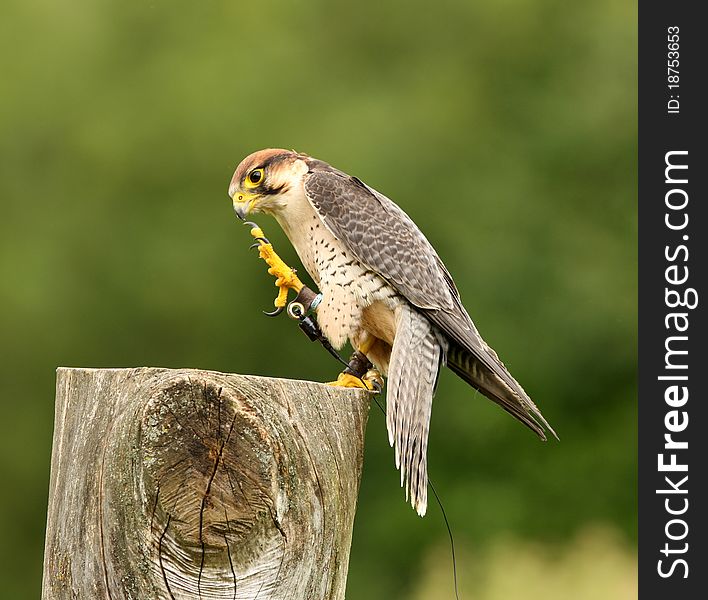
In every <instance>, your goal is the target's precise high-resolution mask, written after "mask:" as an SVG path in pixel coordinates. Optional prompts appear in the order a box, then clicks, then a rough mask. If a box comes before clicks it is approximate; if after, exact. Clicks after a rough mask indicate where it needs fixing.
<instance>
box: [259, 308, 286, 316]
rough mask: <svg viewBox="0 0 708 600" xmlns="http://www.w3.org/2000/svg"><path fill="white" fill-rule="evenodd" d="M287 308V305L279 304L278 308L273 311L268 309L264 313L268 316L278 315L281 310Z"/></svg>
mask: <svg viewBox="0 0 708 600" xmlns="http://www.w3.org/2000/svg"><path fill="white" fill-rule="evenodd" d="M284 310H285V307H283V306H278V307H276V309H275V310H274V311H272V312H268V311H267V310H264V311H263V314H264V315H265V316H267V317H277V316H278V315H279V314H280V313H281V312H283V311H284Z"/></svg>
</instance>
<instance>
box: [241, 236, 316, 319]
mask: <svg viewBox="0 0 708 600" xmlns="http://www.w3.org/2000/svg"><path fill="white" fill-rule="evenodd" d="M251 235H252V236H253V237H254V238H257V239H258V238H260V239H258V241H259V244H260V245H259V246H258V256H260V257H261V258H262V259H263V260H264V261H265V262H266V264H267V265H268V266H269V267H270V268H269V269H268V273H269V274H271V275H273V276H274V277H275V285H276V286H277V287H278V297H277V298H276V299H275V302H274V304H275V306H276V307H278V308H282V307H284V306H285V305H286V304H287V303H288V290H295V291H296V292H298V293H300V290H301V289H302V288H303V287H304V284H303V283H302V281H300V278H299V277H298V276H297V275H296V274H295V269H291V268H290V267H289V266H288V265H286V264H285V263H284V262H283V260H282V259H281V258H280V257H279V256H278V255H277V254H276V252H275V250H274V249H273V245H272V244H269V243H267V242H265V241H263V240H265V235H264V234H263V230H262V229H261V228H260V227H253V228H251Z"/></svg>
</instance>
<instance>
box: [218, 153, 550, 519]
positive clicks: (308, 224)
mask: <svg viewBox="0 0 708 600" xmlns="http://www.w3.org/2000/svg"><path fill="white" fill-rule="evenodd" d="M229 196H230V197H231V199H232V201H233V207H234V210H235V212H236V214H237V215H238V217H240V218H241V219H245V218H246V216H247V215H248V214H250V213H253V212H260V213H265V214H268V215H272V216H273V217H275V220H276V221H277V222H278V224H279V225H280V226H281V228H282V229H283V231H284V232H285V234H286V235H287V237H288V239H289V240H290V242H291V243H292V245H293V246H294V248H295V250H296V252H297V254H298V256H299V258H300V260H301V261H302V264H303V266H304V267H305V269H306V271H307V272H308V273H309V275H310V276H311V277H312V279H313V280H314V282H315V284H316V285H317V287H318V288H319V293H320V294H319V295H318V296H317V299H318V301H319V303H318V304H317V305H316V308H314V311H315V313H316V317H317V322H318V324H319V326H320V328H321V331H322V334H323V335H324V336H325V337H326V338H327V340H329V342H330V343H331V345H332V346H334V348H337V349H339V348H341V347H342V346H344V344H345V343H346V342H347V341H349V342H351V345H352V347H353V348H354V349H355V353H354V356H353V357H352V362H350V368H347V369H345V371H344V372H343V373H341V374H340V375H339V377H338V379H337V381H336V382H333V383H334V385H340V386H345V387H366V388H367V389H376V388H377V387H378V386H377V382H379V383H380V379H381V378H380V376H379V374H381V375H384V376H387V385H386V428H387V430H388V438H389V443H390V444H391V446H392V447H393V448H394V455H395V462H396V467H397V468H398V469H400V473H401V486H405V490H406V497H407V498H410V502H411V505H412V506H413V508H414V509H415V510H416V511H417V513H418V514H419V515H420V516H423V515H424V514H425V512H426V508H427V487H428V477H427V456H426V454H427V446H428V430H429V424H430V412H431V408H432V401H433V395H434V394H435V389H436V385H437V381H438V376H439V373H440V369H441V367H442V366H444V365H446V366H447V367H448V368H449V369H450V370H452V371H453V372H454V373H455V374H456V375H458V376H459V377H461V378H462V379H463V380H464V381H465V382H467V383H468V384H469V385H470V386H472V387H473V388H474V389H476V390H478V391H480V392H481V393H482V394H484V395H485V396H487V397H488V398H490V399H491V400H493V401H494V402H496V403H497V404H498V405H499V406H501V407H502V408H503V409H504V410H506V411H507V412H508V413H510V414H511V415H513V416H514V417H516V418H517V419H518V420H519V421H521V422H522V423H523V424H524V425H526V426H527V427H528V428H529V429H531V430H532V431H534V432H535V433H536V434H537V435H538V436H539V437H540V438H541V439H542V440H544V441H545V440H546V431H549V432H550V433H552V434H553V435H554V436H556V434H555V432H554V431H553V429H552V428H551V426H550V425H549V424H548V422H547V421H546V419H544V417H543V415H542V414H541V412H540V411H539V409H538V408H537V407H536V405H535V404H534V403H533V402H532V401H531V399H530V398H529V396H528V395H527V394H526V392H525V391H524V390H523V388H522V387H521V385H519V383H518V382H517V381H516V380H515V379H514V378H513V377H512V375H511V374H510V373H509V371H508V370H507V369H506V367H505V366H504V364H503V363H502V362H501V360H499V358H498V356H497V354H496V352H495V351H494V350H493V349H492V348H491V347H489V345H487V343H486V342H485V341H484V340H483V339H482V337H481V336H480V334H479V332H478V331H477V328H476V327H475V325H474V323H473V322H472V319H471V318H470V316H469V315H468V314H467V311H466V310H465V308H464V306H463V305H462V301H461V300H460V294H459V292H458V290H457V287H456V286H455V283H454V281H453V280H452V277H451V275H450V273H449V272H448V270H447V269H446V268H445V265H444V264H443V262H442V260H440V257H439V256H438V254H437V252H436V251H435V249H434V248H433V246H432V245H431V244H430V242H429V241H428V240H427V239H426V237H425V236H424V235H423V233H422V232H421V231H420V229H418V227H417V226H416V224H415V223H414V222H413V221H412V220H411V218H410V217H409V216H408V215H407V214H406V213H405V212H403V210H401V209H400V208H399V207H398V206H397V205H396V204H395V203H394V202H393V201H392V200H390V199H389V198H387V197H386V196H384V195H383V194H381V193H379V192H377V191H376V190H375V189H373V188H372V187H370V186H368V185H366V184H365V183H364V182H363V181H361V180H360V179H358V178H356V177H352V176H350V175H347V174H346V173H344V172H342V171H339V170H338V169H335V168H334V167H332V166H330V165H329V164H327V163H326V162H323V161H321V160H317V159H315V158H312V157H310V156H308V155H306V154H302V153H298V152H295V151H291V150H282V149H266V150H260V151H258V152H255V153H253V154H251V155H249V156H247V157H246V158H245V159H244V160H243V161H242V162H241V163H240V164H239V165H238V167H237V169H236V172H235V173H234V176H233V178H232V180H231V183H230V185H229ZM251 233H252V235H254V237H256V238H257V239H258V240H259V245H260V254H261V257H262V258H264V259H265V260H266V262H267V263H268V265H269V266H270V269H269V273H271V274H272V275H274V276H275V277H276V278H277V279H276V285H277V286H278V287H279V294H278V298H277V299H276V302H275V303H276V306H277V307H281V308H282V307H283V306H284V305H285V303H286V302H287V293H288V290H290V289H293V290H295V291H296V292H302V290H303V288H304V287H305V286H304V284H303V283H302V282H301V281H300V279H299V278H298V277H297V275H296V274H295V270H294V269H291V268H290V267H288V266H287V265H286V264H285V263H284V262H283V261H282V260H281V259H280V258H279V257H278V255H277V254H276V253H275V251H274V250H273V248H272V246H271V245H270V243H269V242H268V241H267V240H266V239H265V238H264V237H263V233H262V231H261V230H260V229H259V228H258V227H256V226H255V225H254V227H253V229H252V231H251ZM313 306H314V304H313ZM371 366H373V367H375V369H370V368H369V367H371ZM556 437H557V436H556Z"/></svg>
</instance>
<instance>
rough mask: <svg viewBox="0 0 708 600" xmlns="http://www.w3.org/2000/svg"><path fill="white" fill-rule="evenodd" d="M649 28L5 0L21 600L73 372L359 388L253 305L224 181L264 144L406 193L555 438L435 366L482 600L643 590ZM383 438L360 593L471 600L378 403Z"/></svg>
mask: <svg viewBox="0 0 708 600" xmlns="http://www.w3.org/2000/svg"><path fill="white" fill-rule="evenodd" d="M636 37H637V35H636V6H635V4H634V3H633V2H627V1H622V2H616V1H613V0H593V1H591V2H588V3H568V2H563V1H560V0H534V1H531V0H477V1H469V0H466V1H462V0H458V1H453V0H442V1H440V2H436V3H435V4H433V3H429V2H422V1H420V0H406V1H403V0H398V1H394V2H358V3H351V2H350V3H333V2H324V1H321V0H311V1H310V2H307V3H293V2H286V1H285V0H279V1H277V2H272V3H246V2H237V1H230V2H224V1H216V0H202V1H200V2H196V1H195V2H174V1H169V2H168V1H166V0H154V1H152V2H145V1H141V2H131V1H127V2H115V1H114V2H108V1H105V0H93V1H90V2H89V1H79V0H67V1H65V2H61V3H58V2H52V1H50V0H4V1H3V3H2V7H1V8H0V67H1V72H2V81H3V85H2V88H3V89H2V92H1V93H0V200H1V202H2V205H1V207H2V211H1V212H0V339H1V341H2V344H1V346H0V347H1V348H2V353H3V356H2V361H1V362H0V365H1V366H0V368H1V369H2V373H0V393H1V395H2V410H3V419H2V421H3V432H2V436H0V444H1V445H0V461H2V462H1V464H2V478H3V489H4V492H3V493H2V494H1V495H0V508H1V511H2V518H1V521H0V524H1V526H2V530H1V531H0V538H1V539H2V550H1V555H0V569H2V571H3V573H2V580H1V581H2V590H1V591H0V596H3V597H7V598H37V597H38V596H39V590H40V582H41V571H42V553H43V542H44V538H43V536H44V526H45V513H46V503H47V488H48V480H49V458H50V451H51V439H52V425H53V424H52V420H53V400H54V369H55V367H57V366H59V365H65V366H95V367H113V366H123V367H125V366H141V365H155V366H158V365H159V366H169V367H200V368H207V369H216V370H222V371H231V372H239V373H256V374H262V375H271V376H282V377H294V378H303V379H314V380H328V379H331V378H333V377H334V375H335V373H336V372H337V370H338V367H337V365H336V364H335V363H334V362H333V361H332V360H330V359H329V358H328V357H327V356H326V354H325V353H324V352H323V351H321V349H318V348H317V347H316V346H315V345H310V344H309V343H308V342H307V340H306V339H305V337H304V336H303V335H302V334H301V333H300V332H299V331H298V330H297V328H296V327H295V326H294V325H293V324H292V323H289V322H288V321H287V320H286V319H274V320H270V319H267V318H266V317H261V316H260V310H261V309H262V308H267V307H268V306H269V305H270V303H271V302H272V299H273V293H274V288H273V286H272V279H271V278H270V277H269V276H267V275H266V273H265V270H264V268H263V265H262V263H261V262H260V261H258V260H257V258H256V256H255V255H254V254H252V253H250V252H249V251H248V250H247V248H248V244H249V243H250V240H249V236H248V232H247V231H246V229H245V228H244V227H242V226H241V225H240V224H239V223H238V222H237V221H236V220H235V218H234V216H233V212H232V209H231V204H230V201H229V199H228V198H227V195H226V188H227V184H228V181H229V179H230V177H231V174H232V171H233V169H234V167H235V165H236V164H237V163H238V162H239V161H240V160H241V158H243V157H244V156H245V155H246V154H248V153H250V152H252V151H253V150H256V149H259V148H263V147H268V146H282V147H286V148H295V149H298V150H301V151H305V152H307V153H309V154H311V155H313V156H316V157H318V158H322V159H324V160H326V161H328V162H330V163H332V164H334V165H335V166H337V167H339V168H341V169H343V170H345V171H347V172H349V173H351V174H354V175H357V176H359V177H361V178H362V179H364V180H365V181H366V182H367V183H369V184H370V185H372V186H374V187H376V188H378V189H379V190H381V191H383V192H384V193H386V194H387V195H388V196H390V197H391V198H393V199H394V200H395V201H397V202H398V203H399V204H400V205H401V206H402V207H403V208H404V209H405V210H406V211H407V212H408V213H409V214H410V215H411V216H412V217H413V218H414V220H416V222H417V223H418V224H419V226H420V227H421V228H422V229H423V231H424V232H425V233H426V234H427V235H428V237H429V238H430V240H431V241H432V242H433V244H434V245H435V246H436V248H437V249H438V251H439V253H440V255H441V256H442V257H443V259H444V260H445V262H446V264H447V266H448V268H449V269H450V271H451V272H452V273H453V275H454V276H455V278H456V280H457V283H458V286H459V288H460V290H461V293H462V297H463V300H464V301H465V304H466V306H467V307H468V309H469V311H470V313H471V314H472V316H473V318H474V319H475V320H476V322H477V324H478V326H479V327H480V330H481V331H482V333H483V334H484V335H485V337H486V338H487V340H488V341H489V342H490V344H491V345H493V346H494V347H495V348H496V349H497V350H498V352H499V354H500V356H501V357H502V359H503V360H504V361H505V362H506V364H507V365H508V366H509V367H510V369H511V371H512V372H513V373H514V374H515V376H516V377H517V379H519V381H521V382H522V384H523V385H524V387H525V388H526V389H527V391H528V392H529V393H530V394H531V396H532V397H533V398H534V399H535V400H536V402H537V403H538V404H539V406H540V407H541V408H542V410H543V412H544V414H545V416H546V417H547V418H548V420H549V421H550V422H551V423H552V424H553V426H554V427H555V429H556V430H557V431H558V433H559V435H560V437H561V440H562V441H561V442H560V443H557V442H549V443H546V444H544V443H540V442H539V441H537V440H536V439H535V437H534V436H533V435H532V434H531V433H530V432H529V431H527V430H526V429H525V428H523V427H521V426H520V425H519V424H518V423H516V422H514V421H513V420H512V419H511V418H509V417H508V416H507V415H506V414H505V413H503V412H502V411H501V410H499V409H498V408H497V407H496V406H494V405H492V403H490V402H488V401H486V400H485V399H483V398H481V397H480V396H478V395H475V394H474V393H473V392H472V390H470V389H469V388H467V387H466V386H465V385H464V384H463V383H462V382H461V381H459V380H458V379H457V378H456V377H454V376H453V375H452V374H451V373H449V372H447V373H445V374H444V376H443V377H442V381H441V383H440V388H439V391H438V395H437V397H436V400H435V409H434V411H433V421H432V431H431V440H430V449H429V456H430V474H431V478H432V480H433V481H434V483H435V485H436V487H437V490H438V492H439V494H440V495H441V497H442V499H443V502H444V504H445V507H446V510H447V514H448V516H449V519H450V522H451V525H452V527H453V530H454V533H455V536H456V542H457V545H458V550H459V556H458V571H459V578H460V585H461V589H462V593H463V598H478V599H483V600H488V599H497V598H499V599H501V598H514V597H524V598H536V597H539V598H540V597H541V596H543V597H544V598H547V599H548V598H568V597H573V598H631V597H633V596H636V586H635V583H634V578H635V570H636V555H635V551H634V544H635V542H636V536H637V522H636V460H637V456H636V441H637V431H636V379H635V374H636V334H637V331H636V290H637V282H636V261H637V255H636V236H637V220H636V116H637V115H636V73H635V70H636V41H637V40H636ZM259 223H260V224H261V225H262V226H263V227H264V229H265V230H266V232H267V234H268V235H269V236H271V237H272V238H273V240H274V242H275V244H276V248H277V249H278V250H279V251H280V252H281V254H282V255H283V256H284V258H286V260H289V261H291V262H292V263H296V258H295V254H294V252H293V251H292V249H291V248H290V246H289V244H288V243H287V241H286V240H285V238H284V236H283V235H282V233H281V232H280V231H279V230H278V229H277V227H276V225H275V222H274V221H270V220H269V219H267V218H266V217H261V219H260V221H259ZM366 444H367V445H366V460H365V467H364V475H363V481H362V486H361V496H360V500H359V510H358V514H357V519H356V525H355V531H354V542H353V547H352V555H351V566H350V572H349V583H348V598H350V599H354V600H356V599H358V598H366V599H367V600H376V599H384V598H386V599H388V598H410V599H419V600H428V599H438V598H439V599H443V598H446V599H447V598H452V597H453V589H452V567H451V563H450V557H449V549H448V546H447V543H448V542H447V537H446V535H447V534H446V531H445V528H444V524H443V522H442V519H441V516H440V512H439V509H438V508H437V507H436V506H435V505H434V504H432V505H431V506H430V509H429V514H428V516H427V517H426V518H425V519H422V520H421V519H420V518H418V517H417V516H416V515H415V514H414V512H413V511H412V510H411V509H410V507H408V506H407V505H406V503H405V502H404V499H403V494H402V491H401V490H400V488H399V487H398V474H397V473H396V471H395V468H394V465H393V453H392V451H391V449H390V448H389V447H388V444H387V439H386V434H385V424H384V419H383V417H382V415H381V414H380V413H379V411H378V409H376V408H375V407H374V408H373V410H372V412H371V417H370V421H369V427H368V432H367V442H366Z"/></svg>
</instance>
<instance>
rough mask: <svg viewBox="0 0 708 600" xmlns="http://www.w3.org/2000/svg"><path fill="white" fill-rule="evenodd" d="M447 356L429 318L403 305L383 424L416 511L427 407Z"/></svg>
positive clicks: (424, 489)
mask: <svg viewBox="0 0 708 600" xmlns="http://www.w3.org/2000/svg"><path fill="white" fill-rule="evenodd" d="M445 356H446V343H445V341H444V338H442V336H441V335H440V334H439V333H438V332H437V331H436V329H435V328H434V327H433V326H432V325H431V323H430V322H429V321H428V320H427V319H426V318H425V317H424V316H423V315H421V314H420V313H418V312H416V311H415V310H413V309H412V308H411V307H409V306H406V305H404V306H401V307H400V308H399V309H398V313H397V317H396V336H395V340H394V343H393V349H392V351H391V360H390V363H389V370H388V384H387V391H386V407H387V408H386V427H387V429H388V439H389V443H390V444H391V446H393V447H394V454H395V459H396V467H397V468H399V469H400V471H401V486H405V489H406V499H407V500H408V499H410V503H411V506H413V508H414V509H415V510H416V512H417V513H418V514H419V515H420V516H423V515H425V512H426V509H427V503H428V469H427V456H426V454H427V449H428V431H429V426H430V412H431V408H432V403H433V394H434V393H435V386H436V383H437V378H438V373H439V371H440V366H441V364H442V362H443V361H444V359H445Z"/></svg>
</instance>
